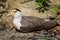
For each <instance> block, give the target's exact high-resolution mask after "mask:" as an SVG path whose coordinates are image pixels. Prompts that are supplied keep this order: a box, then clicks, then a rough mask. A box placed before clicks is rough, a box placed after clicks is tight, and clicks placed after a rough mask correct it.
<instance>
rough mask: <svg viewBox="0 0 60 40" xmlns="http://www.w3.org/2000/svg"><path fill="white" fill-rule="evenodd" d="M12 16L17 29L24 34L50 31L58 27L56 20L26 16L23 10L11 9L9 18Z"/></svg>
mask: <svg viewBox="0 0 60 40" xmlns="http://www.w3.org/2000/svg"><path fill="white" fill-rule="evenodd" d="M10 15H11V16H12V17H13V25H14V27H15V29H17V30H19V31H22V32H32V31H41V30H49V29H52V28H54V27H55V26H56V25H57V21H56V20H50V19H43V18H38V17H33V16H24V15H23V14H22V12H21V10H20V9H18V8H13V9H11V12H10V13H9V14H8V16H10Z"/></svg>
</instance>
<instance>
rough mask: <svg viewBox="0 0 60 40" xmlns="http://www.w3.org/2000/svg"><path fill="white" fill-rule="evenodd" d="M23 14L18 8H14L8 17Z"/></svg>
mask: <svg viewBox="0 0 60 40" xmlns="http://www.w3.org/2000/svg"><path fill="white" fill-rule="evenodd" d="M18 11H19V12H21V10H19V9H17V8H14V9H11V11H10V13H9V14H7V16H10V15H11V16H14V14H15V13H16V12H18Z"/></svg>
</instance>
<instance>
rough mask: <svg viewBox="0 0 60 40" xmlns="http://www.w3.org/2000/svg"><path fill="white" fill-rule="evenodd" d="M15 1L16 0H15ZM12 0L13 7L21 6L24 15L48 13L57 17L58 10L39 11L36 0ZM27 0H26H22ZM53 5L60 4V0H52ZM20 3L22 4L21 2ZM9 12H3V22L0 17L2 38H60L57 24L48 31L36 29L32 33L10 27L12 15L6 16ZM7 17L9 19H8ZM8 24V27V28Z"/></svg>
mask: <svg viewBox="0 0 60 40" xmlns="http://www.w3.org/2000/svg"><path fill="white" fill-rule="evenodd" d="M13 1H14V0H13ZM13 1H12V0H10V3H9V5H11V8H19V9H21V11H22V14H23V15H24V16H35V17H39V18H46V17H47V16H46V15H47V14H48V13H49V14H48V16H49V15H52V16H54V17H55V14H54V13H56V12H51V11H50V10H49V11H45V12H44V13H42V12H38V11H37V10H36V9H35V8H36V6H35V2H34V1H35V0H33V1H29V2H26V3H25V2H21V3H20V2H18V1H17V0H16V1H14V2H13ZM21 1H25V0H21ZM26 1H27V0H26ZM51 1H52V5H54V4H59V3H60V0H51ZM19 3H20V4H19ZM6 15H7V14H3V18H5V19H2V22H1V19H0V40H60V26H56V27H55V28H53V29H51V30H48V31H47V32H46V31H44V30H42V31H36V32H30V33H22V32H17V31H13V30H10V27H11V26H13V25H12V19H13V18H12V17H6ZM6 19H7V20H6ZM6 26H7V28H6ZM9 26H10V27H9Z"/></svg>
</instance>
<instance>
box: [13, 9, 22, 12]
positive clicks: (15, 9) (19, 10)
mask: <svg viewBox="0 0 60 40" xmlns="http://www.w3.org/2000/svg"><path fill="white" fill-rule="evenodd" d="M12 10H17V11H20V12H21V10H20V9H18V8H14V9H12Z"/></svg>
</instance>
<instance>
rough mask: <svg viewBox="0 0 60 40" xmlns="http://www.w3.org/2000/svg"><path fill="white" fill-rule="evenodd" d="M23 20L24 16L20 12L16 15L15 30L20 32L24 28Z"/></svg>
mask: <svg viewBox="0 0 60 40" xmlns="http://www.w3.org/2000/svg"><path fill="white" fill-rule="evenodd" d="M21 20H22V15H21V12H19V11H18V12H16V13H15V15H14V20H13V24H14V26H15V28H16V29H18V30H20V27H21V26H22V24H21Z"/></svg>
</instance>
